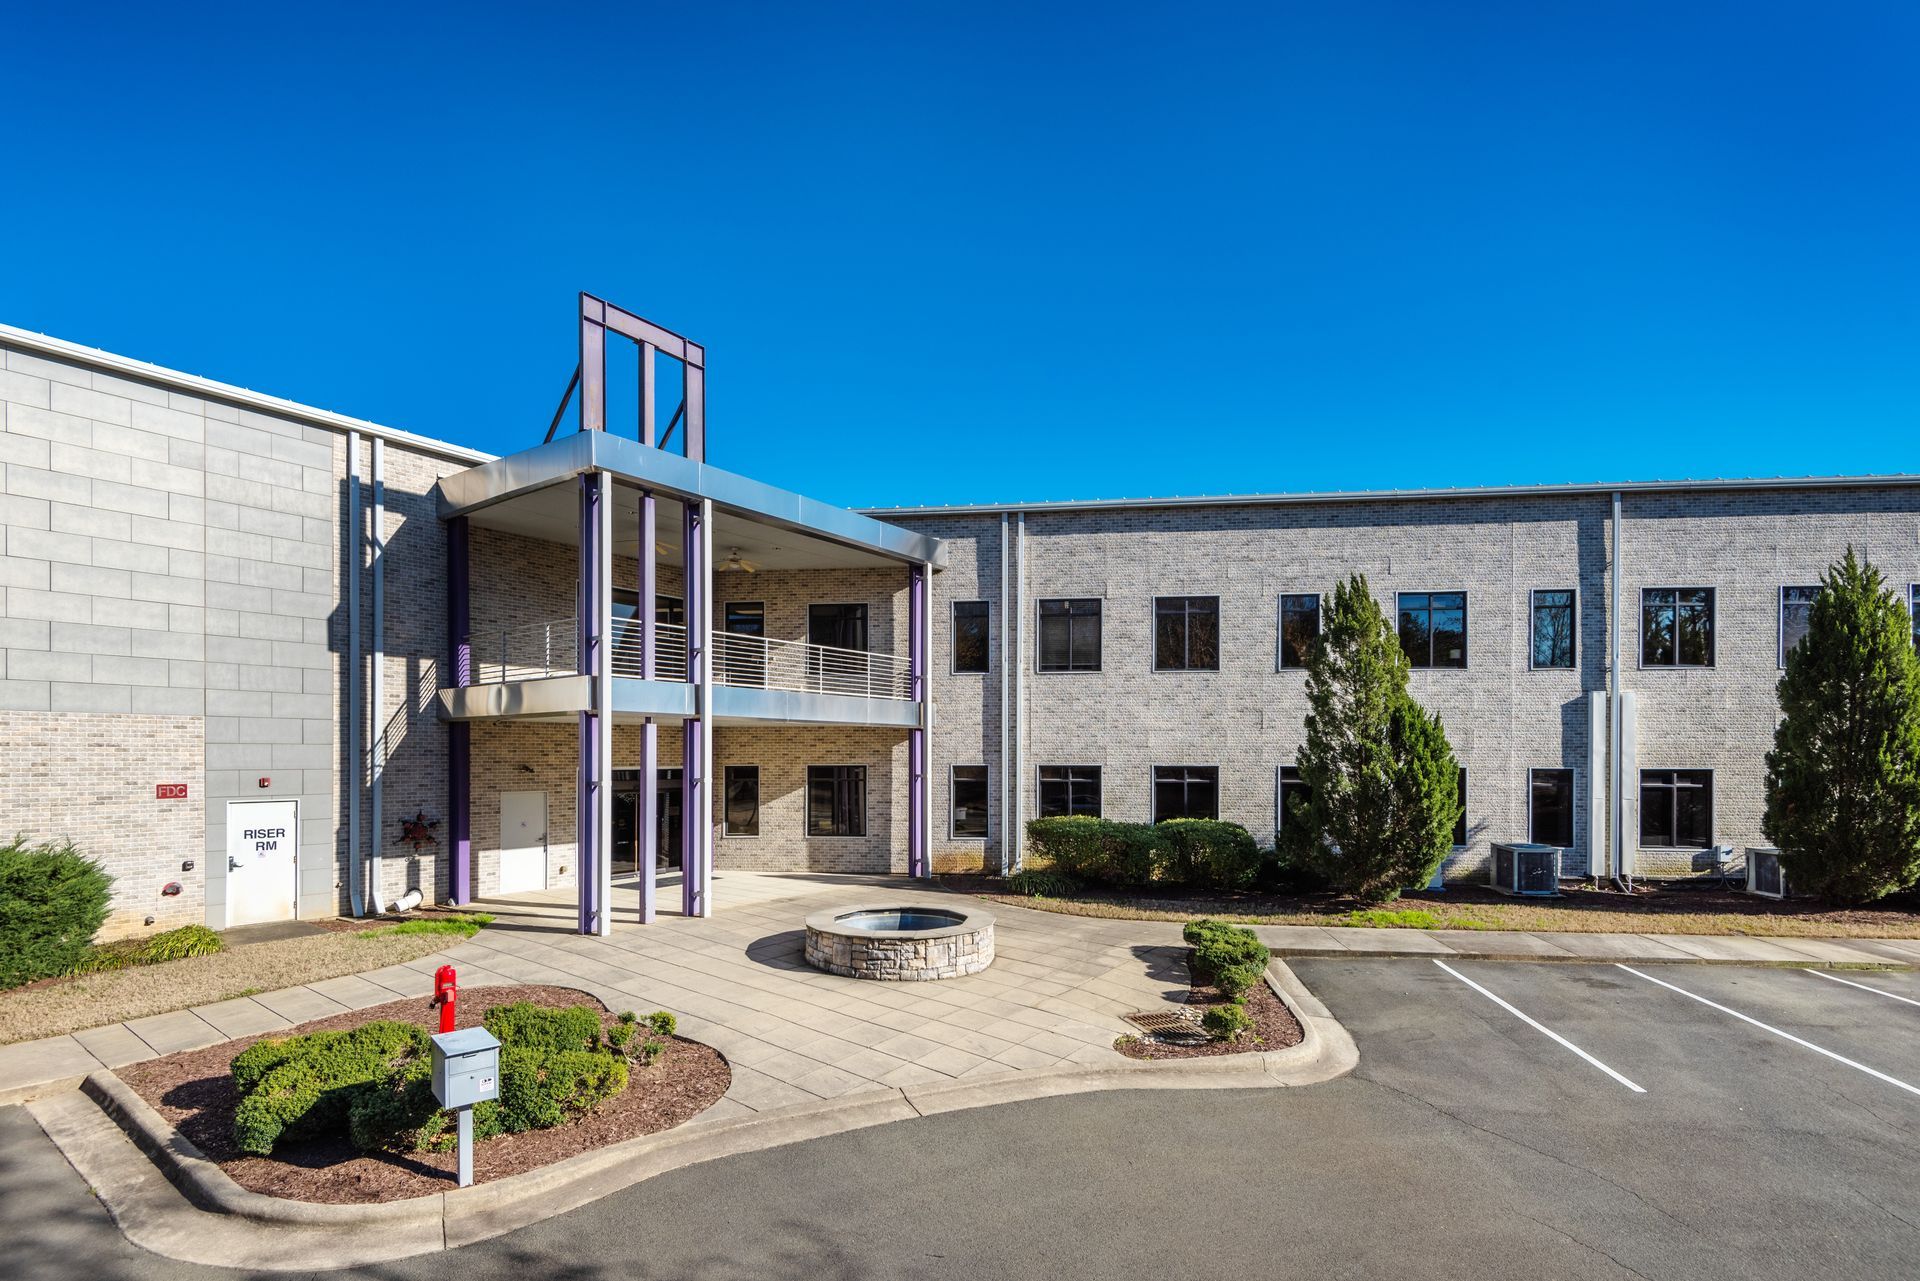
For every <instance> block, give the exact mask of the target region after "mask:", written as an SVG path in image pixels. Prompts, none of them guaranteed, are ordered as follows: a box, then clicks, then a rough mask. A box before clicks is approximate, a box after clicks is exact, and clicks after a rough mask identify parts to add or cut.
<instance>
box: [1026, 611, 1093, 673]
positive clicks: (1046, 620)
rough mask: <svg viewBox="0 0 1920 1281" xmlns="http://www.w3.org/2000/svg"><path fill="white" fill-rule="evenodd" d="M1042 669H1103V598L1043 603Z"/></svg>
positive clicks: (1065, 670) (1078, 670)
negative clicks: (1101, 649)
mask: <svg viewBox="0 0 1920 1281" xmlns="http://www.w3.org/2000/svg"><path fill="white" fill-rule="evenodd" d="M1040 670H1041V671H1043V672H1097V671H1099V670H1100V599H1099V598H1098V597H1085V598H1078V599H1074V600H1043V601H1041V602H1040Z"/></svg>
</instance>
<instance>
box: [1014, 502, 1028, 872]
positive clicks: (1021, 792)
mask: <svg viewBox="0 0 1920 1281" xmlns="http://www.w3.org/2000/svg"><path fill="white" fill-rule="evenodd" d="M1026 602H1027V514H1026V513H1025V512H1021V513H1020V521H1019V526H1018V533H1017V535H1016V537H1015V540H1014V547H1013V610H1014V613H1015V614H1016V615H1018V617H1019V620H1020V630H1019V632H1018V633H1017V634H1016V638H1015V641H1014V646H1013V714H1014V718H1015V722H1014V724H1015V728H1014V735H1013V763H1014V766H1015V768H1016V769H1017V770H1025V769H1026V767H1027V698H1026V694H1027V667H1026V648H1027V644H1026V641H1027V615H1026V608H1027V605H1026ZM1026 831H1027V789H1026V787H1025V786H1024V785H1023V783H1022V780H1021V778H1020V775H1019V774H1018V773H1016V774H1015V775H1014V778H1013V862H1014V868H1015V870H1016V871H1019V870H1024V869H1025V868H1026V866H1027V842H1026Z"/></svg>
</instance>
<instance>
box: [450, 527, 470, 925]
mask: <svg viewBox="0 0 1920 1281" xmlns="http://www.w3.org/2000/svg"><path fill="white" fill-rule="evenodd" d="M470 548H471V540H470V539H469V536H468V532H467V518H466V517H465V516H456V517H454V518H453V519H452V520H450V521H448V522H447V640H448V643H449V644H450V645H451V646H452V653H451V655H450V657H451V658H452V661H453V671H452V672H451V673H450V675H451V676H452V678H453V684H455V685H457V686H467V685H471V684H473V637H472V635H471V632H472V627H471V623H470V615H469V609H470V604H469V601H470V597H471V577H470V574H469V570H468V557H469V551H470ZM472 809H473V736H472V727H471V726H469V725H468V724H467V722H465V721H454V722H452V723H451V724H449V725H448V726H447V845H448V847H449V849H450V850H451V851H452V856H453V857H452V862H451V865H450V866H449V867H448V869H447V872H448V876H447V879H448V880H449V882H450V883H451V884H450V887H449V888H450V891H451V893H452V895H453V901H454V902H455V903H471V902H473V822H472Z"/></svg>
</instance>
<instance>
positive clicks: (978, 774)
mask: <svg viewBox="0 0 1920 1281" xmlns="http://www.w3.org/2000/svg"><path fill="white" fill-rule="evenodd" d="M952 782H953V795H952V805H951V808H952V811H953V812H952V815H951V821H950V823H949V824H948V827H947V831H948V833H949V834H950V835H952V836H954V837H958V838H966V837H975V836H985V835H986V834H987V767H986V766H984V765H956V766H954V767H953V779H952Z"/></svg>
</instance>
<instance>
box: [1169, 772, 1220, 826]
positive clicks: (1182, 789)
mask: <svg viewBox="0 0 1920 1281" xmlns="http://www.w3.org/2000/svg"><path fill="white" fill-rule="evenodd" d="M1219 817H1220V767H1219V766H1217V765H1156V766H1154V767H1153V821H1154V822H1156V823H1164V822H1166V821H1167V820H1168V819H1170V818H1219Z"/></svg>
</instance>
